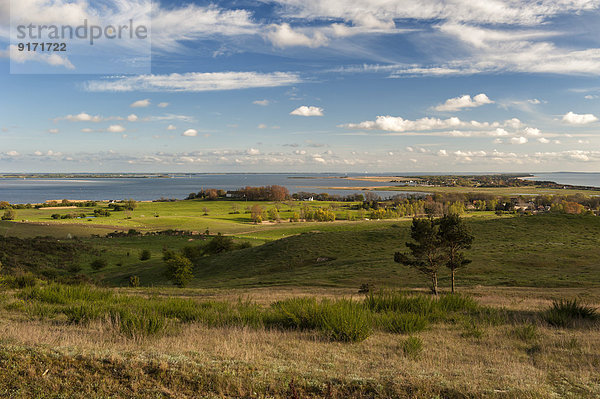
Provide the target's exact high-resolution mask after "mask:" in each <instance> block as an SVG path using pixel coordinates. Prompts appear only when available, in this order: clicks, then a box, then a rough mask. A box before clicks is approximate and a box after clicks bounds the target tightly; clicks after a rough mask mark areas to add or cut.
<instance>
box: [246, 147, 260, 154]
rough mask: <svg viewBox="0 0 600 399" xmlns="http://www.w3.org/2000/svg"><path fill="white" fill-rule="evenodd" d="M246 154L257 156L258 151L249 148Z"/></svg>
mask: <svg viewBox="0 0 600 399" xmlns="http://www.w3.org/2000/svg"><path fill="white" fill-rule="evenodd" d="M246 154H248V155H259V154H260V151H259V150H257V149H256V148H249V149H248V150H246Z"/></svg>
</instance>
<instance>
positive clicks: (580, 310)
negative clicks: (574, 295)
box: [542, 299, 600, 327]
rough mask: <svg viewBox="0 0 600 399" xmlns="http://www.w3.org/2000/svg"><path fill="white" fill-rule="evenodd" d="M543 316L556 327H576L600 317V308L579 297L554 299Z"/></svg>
mask: <svg viewBox="0 0 600 399" xmlns="http://www.w3.org/2000/svg"><path fill="white" fill-rule="evenodd" d="M542 317H543V318H544V320H546V322H547V323H548V324H550V325H552V326H555V327H575V326H577V325H580V324H582V323H585V322H593V321H596V320H598V319H599V318H600V314H598V310H597V309H596V308H593V307H591V306H587V305H585V304H583V303H581V302H580V301H579V300H578V299H572V300H569V299H560V300H558V301H554V302H553V303H552V306H550V308H549V309H547V310H546V311H545V312H544V313H543V314H542Z"/></svg>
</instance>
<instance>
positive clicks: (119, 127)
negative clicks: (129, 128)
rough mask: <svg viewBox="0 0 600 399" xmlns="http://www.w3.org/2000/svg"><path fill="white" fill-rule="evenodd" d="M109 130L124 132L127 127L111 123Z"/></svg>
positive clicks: (111, 131)
mask: <svg viewBox="0 0 600 399" xmlns="http://www.w3.org/2000/svg"><path fill="white" fill-rule="evenodd" d="M107 131H108V132H109V133H123V132H124V131H125V128H124V127H123V126H121V125H111V126H109V127H108V129H107Z"/></svg>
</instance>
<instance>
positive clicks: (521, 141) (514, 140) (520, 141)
mask: <svg viewBox="0 0 600 399" xmlns="http://www.w3.org/2000/svg"><path fill="white" fill-rule="evenodd" d="M528 141H529V140H528V139H527V137H523V136H521V137H511V139H510V143H511V144H526V143H527V142H528Z"/></svg>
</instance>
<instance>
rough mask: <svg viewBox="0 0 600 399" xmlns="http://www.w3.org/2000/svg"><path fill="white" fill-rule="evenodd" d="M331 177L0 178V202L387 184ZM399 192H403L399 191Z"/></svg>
mask: <svg viewBox="0 0 600 399" xmlns="http://www.w3.org/2000/svg"><path fill="white" fill-rule="evenodd" d="M334 176H337V177H341V176H345V175H336V174H330V175H324V174H301V175H294V174H206V175H192V176H189V177H188V176H182V177H173V178H108V179H102V178H93V179H25V180H24V179H0V201H8V202H10V203H13V204H25V203H39V202H44V201H47V200H60V199H63V198H66V199H70V200H112V199H115V200H120V199H124V198H133V199H135V200H138V201H151V200H155V199H159V198H163V197H164V198H178V199H183V198H185V197H187V195H188V194H189V193H192V192H198V191H200V189H209V188H215V189H223V190H237V189H239V188H241V187H245V186H268V185H274V184H277V185H281V186H285V187H287V188H288V190H289V191H290V193H295V192H299V191H308V192H317V193H324V192H326V193H329V194H339V195H348V194H353V193H357V192H360V189H358V187H365V186H389V185H390V183H377V182H365V181H353V180H341V179H331V178H328V177H334ZM363 176H364V175H363ZM300 177H310V178H300ZM324 187H357V189H349V190H327V189H325V188H324ZM399 193H400V192H385V194H382V195H383V196H386V197H387V196H392V195H395V194H399ZM402 194H407V193H406V192H402ZM409 194H410V193H409ZM415 194H417V193H415Z"/></svg>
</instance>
